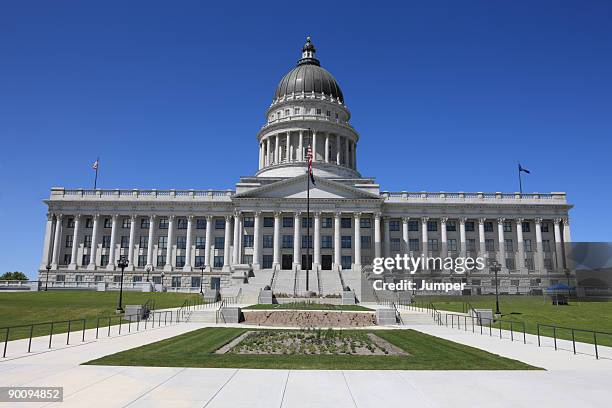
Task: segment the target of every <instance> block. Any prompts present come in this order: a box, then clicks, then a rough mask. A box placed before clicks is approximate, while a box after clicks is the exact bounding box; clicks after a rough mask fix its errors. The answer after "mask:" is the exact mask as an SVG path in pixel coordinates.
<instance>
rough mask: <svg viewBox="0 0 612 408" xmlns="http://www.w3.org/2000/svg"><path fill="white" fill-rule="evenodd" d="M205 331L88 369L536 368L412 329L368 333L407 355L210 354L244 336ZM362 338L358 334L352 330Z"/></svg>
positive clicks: (109, 358) (118, 355) (231, 331)
mask: <svg viewBox="0 0 612 408" xmlns="http://www.w3.org/2000/svg"><path fill="white" fill-rule="evenodd" d="M246 330H247V329H242V328H217V327H210V328H205V329H200V330H196V331H193V332H189V333H186V334H182V335H180V336H176V337H173V338H170V339H166V340H162V341H159V342H157V343H153V344H148V345H146V346H142V347H137V348H134V349H131V350H126V351H122V352H119V353H116V354H111V355H109V356H105V357H102V358H100V359H97V360H93V361H89V362H87V363H85V364H89V365H117V366H148V367H231V368H276V369H309V370H313V369H325V370H365V369H370V370H396V369H401V370H533V369H537V368H536V367H533V366H530V365H528V364H525V363H522V362H520V361H516V360H511V359H508V358H504V357H500V356H498V355H495V354H491V353H488V352H486V351H483V350H479V349H476V348H473V347H468V346H464V345H461V344H458V343H454V342H451V341H448V340H443V339H440V338H437V337H433V336H429V335H427V334H423V333H420V332H416V331H413V330H372V331H371V332H372V333H375V334H376V335H378V336H379V337H381V338H383V339H385V340H387V341H389V342H390V343H393V344H394V345H396V346H398V347H399V348H401V349H403V350H404V351H406V352H407V353H409V355H408V356H390V355H389V356H357V355H239V354H234V353H228V354H214V351H215V350H216V349H218V348H219V347H221V346H223V345H225V344H227V343H228V342H230V341H231V340H232V339H233V338H235V337H237V336H239V335H240V334H242V333H244V332H245V331H246ZM355 332H359V333H363V331H355Z"/></svg>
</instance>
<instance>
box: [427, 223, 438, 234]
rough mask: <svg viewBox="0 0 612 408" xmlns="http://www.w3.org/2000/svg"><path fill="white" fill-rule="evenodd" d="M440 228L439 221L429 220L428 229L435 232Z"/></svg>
mask: <svg viewBox="0 0 612 408" xmlns="http://www.w3.org/2000/svg"><path fill="white" fill-rule="evenodd" d="M437 230H438V221H427V231H429V232H434V231H437Z"/></svg>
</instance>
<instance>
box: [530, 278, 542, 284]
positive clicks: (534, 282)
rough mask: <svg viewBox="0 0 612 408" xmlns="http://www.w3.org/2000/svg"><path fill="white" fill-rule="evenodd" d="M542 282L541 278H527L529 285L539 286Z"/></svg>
mask: <svg viewBox="0 0 612 408" xmlns="http://www.w3.org/2000/svg"><path fill="white" fill-rule="evenodd" d="M541 284H542V279H540V278H535V279H530V280H529V285H531V286H540V285H541Z"/></svg>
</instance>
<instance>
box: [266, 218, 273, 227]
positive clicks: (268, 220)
mask: <svg viewBox="0 0 612 408" xmlns="http://www.w3.org/2000/svg"><path fill="white" fill-rule="evenodd" d="M264 227H266V228H272V227H274V218H272V217H264Z"/></svg>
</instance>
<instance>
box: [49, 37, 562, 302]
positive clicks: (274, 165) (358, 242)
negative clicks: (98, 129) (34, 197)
mask: <svg viewBox="0 0 612 408" xmlns="http://www.w3.org/2000/svg"><path fill="white" fill-rule="evenodd" d="M349 120H350V111H349V110H348V108H347V106H346V104H345V101H344V98H343V95H342V92H341V90H340V87H339V86H338V83H337V82H336V80H335V79H334V78H333V76H332V75H331V74H330V73H329V72H327V71H326V70H324V69H323V68H321V67H320V65H319V61H318V60H317V59H316V58H315V48H314V46H313V45H312V43H311V42H310V39H308V40H307V42H306V44H305V45H304V47H303V50H302V58H301V59H300V60H299V61H298V64H297V66H296V67H295V68H293V69H292V70H291V71H289V73H288V74H287V75H285V76H284V77H283V78H282V79H281V81H280V83H279V84H278V87H277V89H276V92H275V94H274V99H273V101H272V104H271V105H270V107H269V108H268V109H267V112H266V123H265V124H264V125H263V126H262V128H261V129H260V130H259V132H258V133H257V140H258V148H259V155H258V171H257V172H256V173H255V174H254V175H253V176H251V177H243V178H241V179H240V180H239V181H238V183H237V184H236V186H235V189H233V190H231V189H228V190H221V191H219V190H164V191H162V190H137V189H134V190H122V189H116V190H86V189H66V188H52V190H51V196H50V198H49V199H48V200H46V201H45V203H46V204H47V205H48V207H49V212H48V216H47V226H46V232H45V240H44V248H43V256H42V262H41V265H40V271H39V272H40V280H41V281H44V280H45V279H46V274H47V266H50V272H49V276H50V278H49V280H50V281H52V282H59V283H61V282H68V283H70V282H79V283H93V282H101V281H105V282H117V281H118V279H120V273H119V272H118V268H117V261H118V259H119V258H120V257H127V259H128V261H129V266H128V268H127V269H126V278H125V281H127V282H136V283H137V282H141V281H144V280H146V279H147V278H148V277H150V278H151V279H152V280H153V281H155V282H160V281H161V279H162V278H163V280H164V283H165V284H166V285H167V286H169V287H174V288H176V289H179V288H183V289H186V288H197V290H199V288H200V278H201V277H202V276H203V277H204V281H203V284H204V285H206V286H208V285H212V286H217V285H220V286H221V287H223V288H226V287H231V286H236V285H239V286H241V287H244V288H248V287H252V288H257V289H259V288H260V287H262V286H263V285H265V284H269V283H270V282H272V286H273V287H274V288H275V289H276V290H277V291H282V292H291V291H293V292H297V293H299V292H302V291H304V290H305V283H304V280H305V273H304V269H305V268H306V266H307V265H306V263H307V262H308V261H309V260H308V259H307V252H308V251H307V246H308V244H309V242H310V245H311V248H312V249H311V253H310V262H312V272H311V274H310V275H309V277H310V282H311V285H310V288H309V289H310V290H314V291H315V292H320V293H322V294H333V293H338V292H339V291H340V290H341V287H342V282H343V281H344V283H351V284H352V285H356V284H357V282H358V281H359V277H360V275H361V272H362V269H363V268H366V269H367V266H368V265H371V263H372V259H373V257H379V256H393V255H395V254H396V253H405V252H409V253H411V254H415V255H417V256H418V254H421V253H425V254H430V255H433V256H443V257H444V256H447V255H448V256H466V255H468V256H477V255H486V256H487V257H489V258H496V259H497V260H499V262H500V263H501V264H502V266H503V268H502V271H501V272H500V276H501V286H502V288H503V289H502V291H505V292H510V293H516V292H527V291H529V290H530V289H534V288H538V287H542V286H545V285H548V284H549V283H550V282H551V281H552V282H553V283H554V282H555V281H556V280H560V279H564V277H565V275H564V259H563V256H562V254H563V251H562V250H561V249H562V246H561V245H560V244H561V243H563V242H569V241H570V228H569V223H568V211H569V209H570V208H571V207H572V206H571V205H569V204H568V203H567V201H566V196H565V193H546V194H543V193H542V194H541V193H532V194H519V193H501V192H494V193H483V192H472V193H469V192H455V193H448V192H435V193H434V192H405V191H402V192H387V191H380V187H379V184H377V183H376V182H375V180H374V179H373V178H367V177H362V176H361V174H360V173H359V172H358V166H357V163H358V160H357V158H358V154H357V145H358V142H359V134H358V133H357V131H356V130H355V129H354V128H353V127H352V126H351V125H350V124H349ZM308 145H312V146H313V151H314V166H313V168H314V173H315V178H316V186H314V187H312V186H311V190H310V198H311V200H310V209H311V217H312V218H311V221H310V222H311V229H310V238H309V236H308V235H307V222H308V218H307V217H306V210H307V208H306V180H307V175H306V171H307V170H306V169H307V160H306V150H307V146H308ZM238 265H240V266H238ZM244 265H251V266H252V269H253V273H252V274H251V275H254V276H250V277H248V278H247V281H248V282H247V281H245V280H244V277H243V275H242V273H243V272H242V270H243V268H244ZM237 266H238V267H237ZM237 271H239V272H237ZM162 272H163V273H162ZM430 274H431V275H432V279H434V280H437V281H444V280H449V279H455V281H456V280H457V279H462V280H463V281H464V282H466V283H468V285H469V287H472V288H482V289H483V291H485V292H487V291H490V290H491V288H492V281H491V278H492V275H491V274H490V273H489V271H488V270H484V271H482V272H479V273H470V274H466V275H462V276H459V275H452V274H450V273H449V272H448V271H430ZM232 277H233V278H235V279H232Z"/></svg>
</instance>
